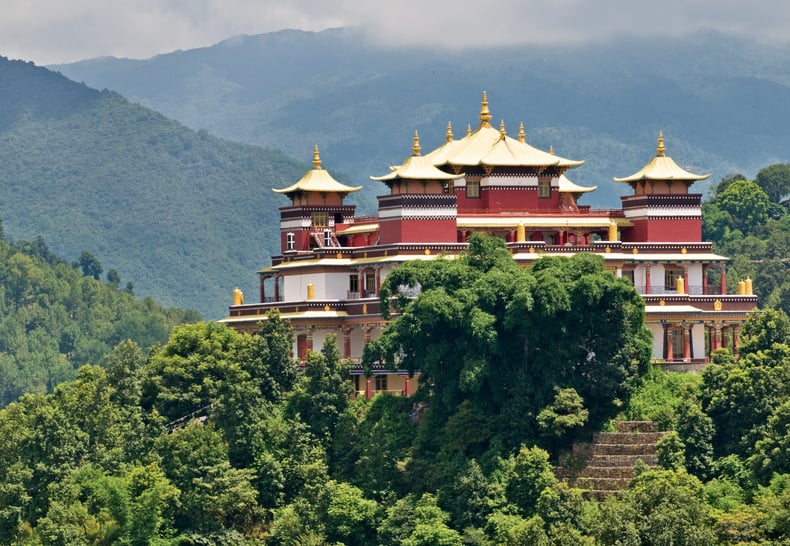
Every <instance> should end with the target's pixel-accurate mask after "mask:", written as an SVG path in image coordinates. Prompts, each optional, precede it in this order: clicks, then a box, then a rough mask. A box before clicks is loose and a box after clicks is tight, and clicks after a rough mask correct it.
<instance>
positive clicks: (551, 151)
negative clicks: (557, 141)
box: [549, 144, 554, 155]
mask: <svg viewBox="0 0 790 546" xmlns="http://www.w3.org/2000/svg"><path fill="white" fill-rule="evenodd" d="M549 153H550V154H551V155H554V146H553V145H552V144H549Z"/></svg>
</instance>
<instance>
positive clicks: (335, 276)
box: [282, 272, 350, 301]
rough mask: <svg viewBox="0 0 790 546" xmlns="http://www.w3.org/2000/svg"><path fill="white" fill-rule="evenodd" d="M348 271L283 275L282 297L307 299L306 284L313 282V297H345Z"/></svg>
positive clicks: (318, 298) (322, 298)
mask: <svg viewBox="0 0 790 546" xmlns="http://www.w3.org/2000/svg"><path fill="white" fill-rule="evenodd" d="M349 276H350V273H348V272H341V273H308V274H305V275H288V276H285V277H283V294H282V296H283V298H284V300H285V301H304V300H306V299H307V285H308V284H309V283H313V289H314V290H315V299H317V300H340V299H346V295H347V293H348V277H349Z"/></svg>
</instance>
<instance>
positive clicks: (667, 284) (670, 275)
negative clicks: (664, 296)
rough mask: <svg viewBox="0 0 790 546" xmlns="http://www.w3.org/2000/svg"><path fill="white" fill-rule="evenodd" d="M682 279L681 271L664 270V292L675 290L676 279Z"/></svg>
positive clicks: (676, 285) (676, 286)
mask: <svg viewBox="0 0 790 546" xmlns="http://www.w3.org/2000/svg"><path fill="white" fill-rule="evenodd" d="M682 278H683V271H681V270H680V269H665V270H664V290H677V288H678V279H682Z"/></svg>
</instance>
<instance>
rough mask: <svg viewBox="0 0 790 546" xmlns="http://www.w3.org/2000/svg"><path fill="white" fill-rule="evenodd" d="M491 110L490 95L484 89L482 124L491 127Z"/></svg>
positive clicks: (481, 110)
mask: <svg viewBox="0 0 790 546" xmlns="http://www.w3.org/2000/svg"><path fill="white" fill-rule="evenodd" d="M490 121H491V112H490V111H489V110H488V96H487V95H486V92H485V91H483V100H482V101H481V102H480V126H481V127H491V124H490V123H489V122H490Z"/></svg>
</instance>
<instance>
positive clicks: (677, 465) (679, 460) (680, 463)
mask: <svg viewBox="0 0 790 546" xmlns="http://www.w3.org/2000/svg"><path fill="white" fill-rule="evenodd" d="M685 452H686V446H685V445H684V444H683V440H681V439H680V436H678V433H677V432H675V431H674V430H673V431H672V432H670V433H668V434H667V435H666V436H663V437H662V438H661V439H660V440H659V441H658V443H657V444H656V454H657V457H658V464H659V466H661V468H663V469H665V470H682V469H684V468H685V466H686V453H685Z"/></svg>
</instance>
